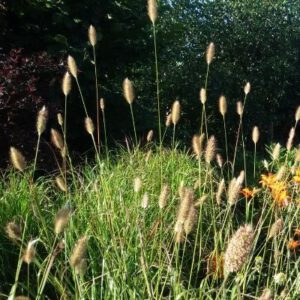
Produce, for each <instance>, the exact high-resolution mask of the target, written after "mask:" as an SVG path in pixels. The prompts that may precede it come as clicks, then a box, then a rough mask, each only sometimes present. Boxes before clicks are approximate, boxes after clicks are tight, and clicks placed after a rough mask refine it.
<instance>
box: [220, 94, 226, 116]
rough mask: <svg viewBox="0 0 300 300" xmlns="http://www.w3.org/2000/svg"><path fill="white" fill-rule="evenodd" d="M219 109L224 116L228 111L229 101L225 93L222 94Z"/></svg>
mask: <svg viewBox="0 0 300 300" xmlns="http://www.w3.org/2000/svg"><path fill="white" fill-rule="evenodd" d="M219 111H220V114H221V115H222V116H223V118H224V116H225V114H226V112H227V101H226V98H225V96H224V95H222V96H221V97H220V99H219Z"/></svg>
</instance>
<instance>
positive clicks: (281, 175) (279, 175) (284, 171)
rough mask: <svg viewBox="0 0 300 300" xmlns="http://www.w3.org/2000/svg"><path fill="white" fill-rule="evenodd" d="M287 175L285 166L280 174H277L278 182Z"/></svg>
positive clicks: (281, 168) (280, 170)
mask: <svg viewBox="0 0 300 300" xmlns="http://www.w3.org/2000/svg"><path fill="white" fill-rule="evenodd" d="M285 173H286V167H285V166H284V165H283V166H281V167H280V168H279V170H278V172H277V173H276V177H275V178H276V180H277V181H280V180H281V179H282V178H283V177H284V175H285Z"/></svg>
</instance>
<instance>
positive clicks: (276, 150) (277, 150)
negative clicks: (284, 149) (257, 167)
mask: <svg viewBox="0 0 300 300" xmlns="http://www.w3.org/2000/svg"><path fill="white" fill-rule="evenodd" d="M279 155H280V144H279V143H277V144H276V145H275V147H274V149H273V152H272V159H273V161H274V160H276V159H278V157H279Z"/></svg>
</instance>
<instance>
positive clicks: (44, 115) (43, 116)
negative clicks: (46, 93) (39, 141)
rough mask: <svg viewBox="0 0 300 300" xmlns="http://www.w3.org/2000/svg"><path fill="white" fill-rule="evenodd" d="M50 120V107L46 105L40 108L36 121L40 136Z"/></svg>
mask: <svg viewBox="0 0 300 300" xmlns="http://www.w3.org/2000/svg"><path fill="white" fill-rule="evenodd" d="M47 121H48V109H47V108H46V106H45V105H44V106H43V107H42V109H41V110H39V112H38V115H37V121H36V130H37V133H38V135H39V136H40V135H41V134H42V133H43V132H44V131H45V129H46V125H47Z"/></svg>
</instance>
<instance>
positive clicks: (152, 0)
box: [148, 0, 157, 25]
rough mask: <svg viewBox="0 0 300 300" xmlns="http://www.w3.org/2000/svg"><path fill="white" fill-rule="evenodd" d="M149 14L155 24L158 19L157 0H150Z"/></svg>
mask: <svg viewBox="0 0 300 300" xmlns="http://www.w3.org/2000/svg"><path fill="white" fill-rule="evenodd" d="M148 16H149V18H150V20H151V22H152V24H153V25H154V24H155V22H156V19H157V3H156V0H148Z"/></svg>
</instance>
